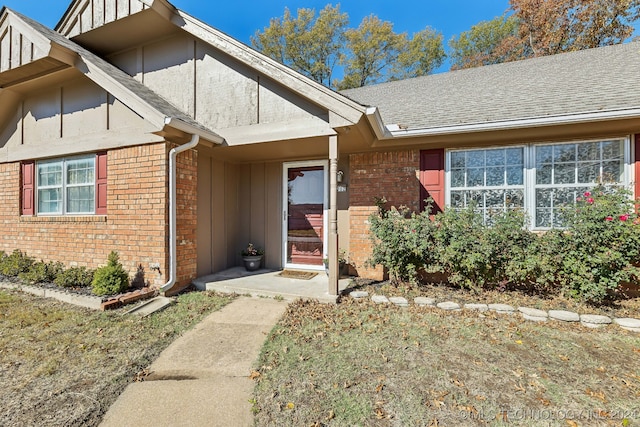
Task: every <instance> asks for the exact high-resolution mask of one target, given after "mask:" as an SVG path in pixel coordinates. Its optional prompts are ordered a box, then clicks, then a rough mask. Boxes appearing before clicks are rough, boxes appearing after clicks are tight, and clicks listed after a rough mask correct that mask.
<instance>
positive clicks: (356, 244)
mask: <svg viewBox="0 0 640 427" xmlns="http://www.w3.org/2000/svg"><path fill="white" fill-rule="evenodd" d="M349 169H350V172H349V174H350V175H349V176H350V178H349V179H350V182H349V217H350V220H349V221H350V231H349V235H350V241H349V260H350V262H351V264H352V265H353V266H354V267H355V269H356V270H357V272H358V274H359V275H360V276H361V277H365V278H371V279H376V280H381V279H382V278H383V276H384V272H383V270H382V268H381V267H377V268H376V269H371V268H367V267H365V261H366V260H367V259H368V258H369V256H370V254H371V238H370V235H369V225H368V224H369V216H370V215H371V214H372V213H374V212H376V210H377V207H376V205H375V198H382V197H383V198H385V199H386V200H387V201H388V205H389V206H407V207H409V208H410V209H412V210H415V211H418V210H419V208H420V182H419V172H420V151H419V150H405V151H391V152H384V153H361V154H352V155H350V156H349Z"/></svg>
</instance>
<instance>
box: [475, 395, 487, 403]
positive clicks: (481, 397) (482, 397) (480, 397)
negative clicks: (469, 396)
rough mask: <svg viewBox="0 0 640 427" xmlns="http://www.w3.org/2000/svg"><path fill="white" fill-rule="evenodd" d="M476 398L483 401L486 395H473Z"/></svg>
mask: <svg viewBox="0 0 640 427" xmlns="http://www.w3.org/2000/svg"><path fill="white" fill-rule="evenodd" d="M475 398H476V400H479V401H480V402H484V401H485V400H487V396H480V395H478V396H475Z"/></svg>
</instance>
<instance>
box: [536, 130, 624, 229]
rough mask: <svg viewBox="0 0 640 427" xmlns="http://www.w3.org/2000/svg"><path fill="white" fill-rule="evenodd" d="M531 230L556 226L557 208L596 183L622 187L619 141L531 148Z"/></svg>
mask: <svg viewBox="0 0 640 427" xmlns="http://www.w3.org/2000/svg"><path fill="white" fill-rule="evenodd" d="M533 150H534V151H535V165H534V166H535V185H534V187H535V200H536V202H535V226H536V227H537V228H549V227H552V226H559V225H560V219H559V215H558V208H559V207H560V206H562V205H563V204H567V203H573V202H575V200H576V198H577V197H579V196H580V195H581V194H583V193H584V192H585V191H586V190H588V189H589V188H592V187H593V186H594V185H595V184H596V183H598V182H603V183H609V184H616V185H620V184H624V183H625V182H624V143H623V140H612V141H591V142H582V143H575V144H556V145H544V146H534V147H533Z"/></svg>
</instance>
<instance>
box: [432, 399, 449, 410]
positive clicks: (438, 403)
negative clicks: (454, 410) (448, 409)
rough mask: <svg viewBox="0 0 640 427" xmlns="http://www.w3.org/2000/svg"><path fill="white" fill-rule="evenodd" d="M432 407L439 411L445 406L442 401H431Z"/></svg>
mask: <svg viewBox="0 0 640 427" xmlns="http://www.w3.org/2000/svg"><path fill="white" fill-rule="evenodd" d="M433 406H435V407H436V408H438V409H440V408H442V407H443V406H447V405H446V403H444V402H443V401H442V400H438V399H433Z"/></svg>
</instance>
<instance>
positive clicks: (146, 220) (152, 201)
mask: <svg viewBox="0 0 640 427" xmlns="http://www.w3.org/2000/svg"><path fill="white" fill-rule="evenodd" d="M167 152H168V151H167V145H166V144H165V143H160V144H153V145H145V146H138V147H129V148H123V149H117V150H111V151H109V153H108V159H107V172H108V181H107V186H108V187H107V203H108V210H107V215H106V216H84V217H83V216H78V217H65V216H61V217H53V218H47V217H21V216H20V164H19V163H8V164H0V200H2V203H1V204H0V227H1V229H0V250H3V251H5V252H11V251H13V250H14V249H20V250H22V251H24V252H26V253H27V254H28V255H31V256H34V257H36V258H38V259H43V260H46V261H48V260H53V261H61V262H63V263H64V264H66V265H67V266H87V267H90V268H95V267H98V266H100V265H104V264H106V260H107V255H108V254H109V252H110V251H111V250H116V251H118V253H119V254H120V260H121V262H122V264H123V265H124V267H125V268H126V269H127V270H128V271H129V273H130V275H131V276H133V274H135V272H136V267H137V266H138V265H139V264H141V265H142V266H143V267H144V269H145V274H146V275H145V279H147V280H149V281H150V282H151V283H152V284H155V285H161V284H164V282H165V281H166V276H167V273H168V270H167V268H168V254H167V249H166V248H167V243H166V242H167V240H166V239H167V238H166V236H167V233H168V228H167V181H168V169H167V159H168V156H167ZM150 263H159V264H160V266H161V274H159V273H157V272H155V271H151V270H150V268H149V264H150Z"/></svg>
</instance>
